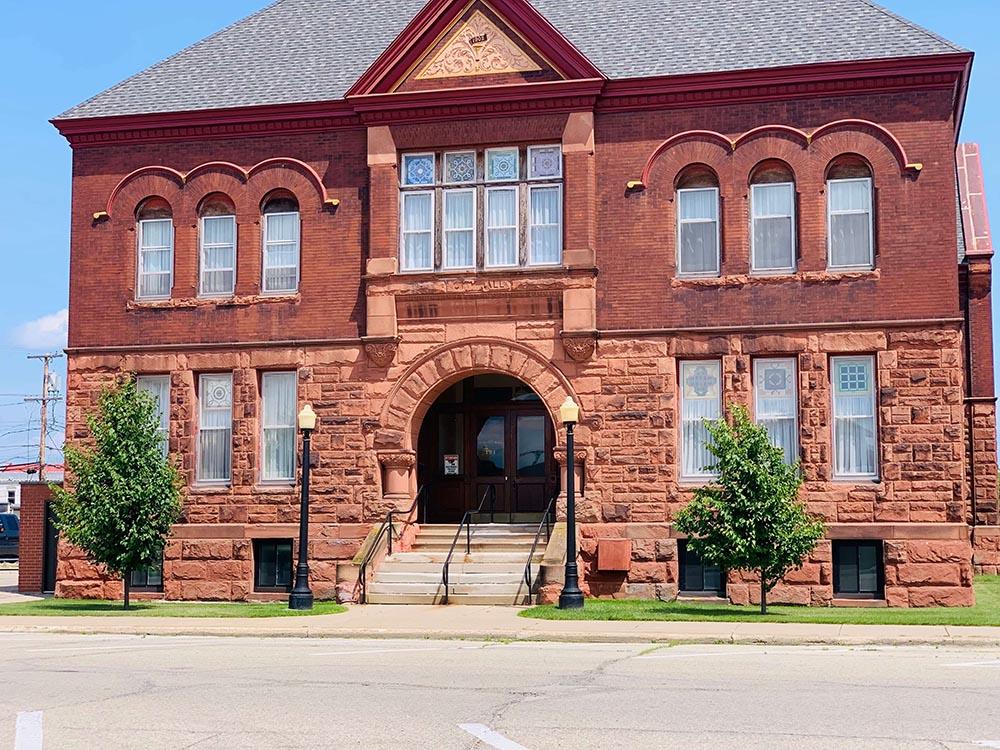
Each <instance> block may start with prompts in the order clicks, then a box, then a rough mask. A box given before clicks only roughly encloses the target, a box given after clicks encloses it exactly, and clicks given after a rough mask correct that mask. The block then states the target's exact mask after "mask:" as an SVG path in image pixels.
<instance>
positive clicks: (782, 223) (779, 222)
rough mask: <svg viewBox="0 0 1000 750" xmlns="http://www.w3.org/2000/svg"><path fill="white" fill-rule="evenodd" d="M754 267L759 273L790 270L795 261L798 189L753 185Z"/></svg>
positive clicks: (774, 185) (791, 186) (790, 186)
mask: <svg viewBox="0 0 1000 750" xmlns="http://www.w3.org/2000/svg"><path fill="white" fill-rule="evenodd" d="M751 203H752V204H753V267H754V270H757V271H767V270H780V269H790V268H792V267H793V266H794V265H795V258H794V240H793V236H794V231H795V228H794V215H795V206H794V204H795V186H794V185H792V184H791V183H777V184H773V185H754V186H753V187H752V189H751Z"/></svg>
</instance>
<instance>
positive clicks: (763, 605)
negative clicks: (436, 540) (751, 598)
mask: <svg viewBox="0 0 1000 750" xmlns="http://www.w3.org/2000/svg"><path fill="white" fill-rule="evenodd" d="M760 613H761V614H762V615H766V614H767V584H766V583H765V582H764V576H763V575H761V577H760Z"/></svg>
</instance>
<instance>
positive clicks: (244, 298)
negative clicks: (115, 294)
mask: <svg viewBox="0 0 1000 750" xmlns="http://www.w3.org/2000/svg"><path fill="white" fill-rule="evenodd" d="M301 299H302V295H301V294H300V293H299V292H295V293H292V294H246V295H234V296H230V297H171V298H168V299H155V300H129V301H128V302H127V303H126V305H125V309H126V310H191V309H196V308H201V307H248V306H250V305H256V304H261V303H275V302H294V303H298V302H300V301H301Z"/></svg>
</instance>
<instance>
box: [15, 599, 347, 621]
mask: <svg viewBox="0 0 1000 750" xmlns="http://www.w3.org/2000/svg"><path fill="white" fill-rule="evenodd" d="M346 611H347V608H346V607H343V606H341V605H340V604H337V603H336V602H316V605H315V607H313V609H311V610H308V611H305V612H301V611H292V610H290V609H289V608H288V604H287V602H269V603H267V604H245V603H243V602H206V603H200V602H159V601H157V602H148V601H145V602H132V606H131V607H129V608H128V609H127V610H126V609H123V608H122V603H121V602H120V601H117V602H111V601H103V600H99V599H38V600H35V601H30V602H13V603H10V604H0V616H3V615H41V616H53V615H55V616H79V615H83V616H94V617H301V616H303V615H335V614H339V613H340V612H346Z"/></svg>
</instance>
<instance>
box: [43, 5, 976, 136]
mask: <svg viewBox="0 0 1000 750" xmlns="http://www.w3.org/2000/svg"><path fill="white" fill-rule="evenodd" d="M530 1H531V2H532V3H533V4H534V6H535V7H536V8H538V10H539V11H540V12H541V13H542V15H544V16H545V17H546V18H547V19H548V20H549V21H550V22H551V23H552V24H553V25H554V26H555V27H556V28H558V29H559V30H560V31H561V32H562V33H563V34H564V35H565V36H566V37H567V38H568V39H569V40H570V42H572V43H573V44H574V45H576V47H577V48H578V49H579V50H580V51H581V52H582V53H583V54H584V55H585V56H586V57H587V58H588V59H589V60H590V61H591V62H592V63H593V64H594V65H596V66H597V67H598V68H599V69H600V70H601V71H602V72H603V73H604V74H605V75H606V76H608V77H609V78H612V79H614V78H634V77H644V76H658V75H677V74H682V73H705V72H713V71H725V70H744V69H750V68H769V67H776V66H783V65H796V64H806V63H819V62H836V61H849V60H868V59H877V58H887V57H906V56H913V55H933V54H947V53H953V52H961V51H963V50H962V48H961V47H958V46H956V45H954V44H952V43H951V42H948V41H946V40H945V39H942V38H941V37H939V36H937V35H935V34H932V33H930V32H929V31H926V30H924V29H922V28H920V27H918V26H916V25H914V24H912V23H910V22H909V21H906V20H904V19H902V18H900V17H899V16H896V15H894V14H892V13H890V12H888V11H886V10H885V9H883V8H881V7H879V6H877V5H875V4H874V3H872V2H869V0H589V1H588V2H581V1H580V0H530ZM424 2H425V0H278V2H275V3H274V4H272V5H270V6H268V7H266V8H264V9H263V10H261V11H260V12H258V13H255V14H254V15H252V16H249V17H248V18H245V19H243V20H242V21H238V22H236V23H234V24H232V25H231V26H228V27H227V28H225V29H223V30H222V31H219V32H217V33H215V34H213V35H212V36H210V37H208V38H207V39H204V40H202V41H200V42H198V43H196V44H194V45H192V46H190V47H188V48H187V49H185V50H183V51H181V52H179V53H177V54H176V55H174V56H173V57H170V58H168V59H166V60H164V61H163V62H160V63H157V64H156V65H153V66H152V67H150V68H148V69H146V70H144V71H143V72H141V73H138V74H137V75H134V76H132V77H131V78H129V79H127V80H125V81H123V82H121V83H119V84H118V85H116V86H112V87H111V88H110V89H108V90H107V91H104V92H102V93H100V94H98V95H97V96H94V97H92V98H91V99H88V100H87V101H85V102H83V103H82V104H79V105H77V106H75V107H73V108H72V109H70V110H68V111H67V112H64V113H63V114H62V115H60V118H81V117H104V116H114V115H132V114H146V113H153V112H180V111H189V110H201V109H218V108H228V107H244V106H254V105H261V104H286V103H293V102H310V101H331V100H336V99H341V98H343V96H344V93H345V92H346V91H347V89H348V88H350V86H351V85H352V84H353V83H354V82H355V81H356V80H357V79H358V78H359V77H360V76H361V74H362V73H364V72H365V70H367V69H368V67H369V66H370V65H371V64H372V62H374V61H375V58H376V57H378V55H379V54H380V53H381V52H382V51H383V50H384V49H385V48H386V47H387V46H388V45H389V44H390V43H391V42H392V40H393V39H394V38H395V37H396V36H397V35H398V34H399V32H400V31H402V29H403V27H404V26H405V25H406V24H407V22H409V20H410V19H411V18H412V17H413V16H414V15H415V14H416V13H417V11H419V10H420V8H421V7H422V6H423V5H424Z"/></svg>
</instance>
